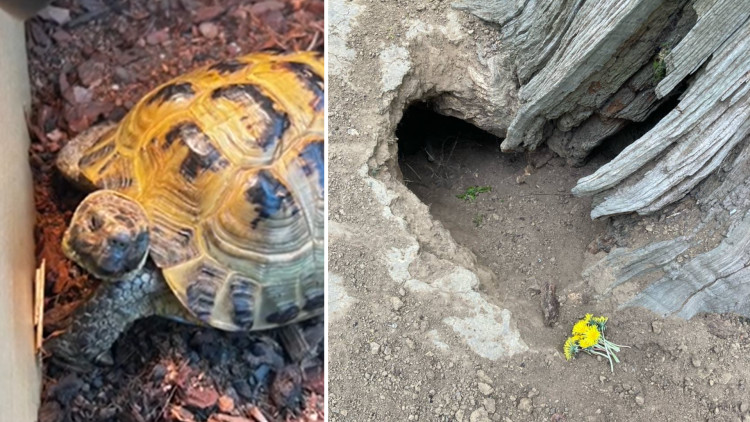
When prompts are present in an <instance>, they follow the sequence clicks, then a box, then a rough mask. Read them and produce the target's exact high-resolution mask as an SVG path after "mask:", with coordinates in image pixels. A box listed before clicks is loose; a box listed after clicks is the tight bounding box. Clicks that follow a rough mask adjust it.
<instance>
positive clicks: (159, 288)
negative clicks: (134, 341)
mask: <svg viewBox="0 0 750 422" xmlns="http://www.w3.org/2000/svg"><path fill="white" fill-rule="evenodd" d="M170 296H172V297H173V295H172V292H171V290H170V289H169V286H167V283H166V282H165V281H164V279H163V278H162V276H161V272H160V271H159V270H157V269H156V268H154V267H153V266H151V265H147V266H146V267H144V268H143V270H141V271H140V272H139V273H138V274H136V275H135V276H134V277H133V278H131V279H128V280H122V281H112V282H104V283H103V284H102V285H101V286H99V288H98V289H97V291H96V293H94V296H93V297H91V298H90V299H89V300H88V301H87V302H86V303H85V304H84V305H82V306H80V307H79V308H78V309H77V310H76V312H75V314H74V315H73V321H72V323H71V325H70V327H68V329H67V330H66V331H65V332H63V333H62V334H60V335H56V336H54V337H52V338H50V339H48V340H47V341H45V343H44V349H45V351H47V352H49V353H51V354H52V359H53V361H54V362H56V363H58V364H60V365H61V366H65V367H68V368H71V369H77V370H87V369H91V368H92V367H93V364H111V363H112V358H111V354H110V350H111V348H112V345H113V344H114V342H115V341H116V340H117V338H118V337H119V336H120V334H122V333H123V332H124V331H125V330H127V328H128V327H129V326H130V325H131V324H132V323H133V322H134V321H136V320H137V319H140V318H143V317H147V316H150V315H154V314H156V312H157V310H158V308H160V307H162V306H161V303H162V302H164V301H166V300H168V299H167V297H170Z"/></svg>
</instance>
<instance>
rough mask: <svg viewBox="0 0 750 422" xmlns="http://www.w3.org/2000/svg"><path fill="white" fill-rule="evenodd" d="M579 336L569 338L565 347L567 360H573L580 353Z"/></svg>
mask: <svg viewBox="0 0 750 422" xmlns="http://www.w3.org/2000/svg"><path fill="white" fill-rule="evenodd" d="M578 348H579V347H578V336H573V337H568V339H567V340H565V346H563V352H564V353H565V360H571V359H572V358H573V357H574V356H575V355H576V353H578Z"/></svg>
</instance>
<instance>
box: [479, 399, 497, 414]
mask: <svg viewBox="0 0 750 422" xmlns="http://www.w3.org/2000/svg"><path fill="white" fill-rule="evenodd" d="M482 404H483V405H484V408H485V409H486V410H487V413H495V399H490V398H486V399H484V401H483V402H482Z"/></svg>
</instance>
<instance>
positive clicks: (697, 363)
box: [692, 357, 701, 368]
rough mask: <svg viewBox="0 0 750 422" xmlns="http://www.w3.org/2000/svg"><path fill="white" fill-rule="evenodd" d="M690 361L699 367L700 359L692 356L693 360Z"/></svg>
mask: <svg viewBox="0 0 750 422" xmlns="http://www.w3.org/2000/svg"><path fill="white" fill-rule="evenodd" d="M692 362H693V366H695V367H696V368H700V366H701V360H700V358H697V357H694V358H693V360H692Z"/></svg>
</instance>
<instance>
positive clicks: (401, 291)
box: [398, 287, 406, 297]
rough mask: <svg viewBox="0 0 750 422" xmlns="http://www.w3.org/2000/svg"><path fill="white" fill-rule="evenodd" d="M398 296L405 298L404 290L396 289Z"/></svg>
mask: <svg viewBox="0 0 750 422" xmlns="http://www.w3.org/2000/svg"><path fill="white" fill-rule="evenodd" d="M398 295H399V296H401V297H404V296H406V290H404V288H403V287H402V288H400V289H398Z"/></svg>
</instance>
